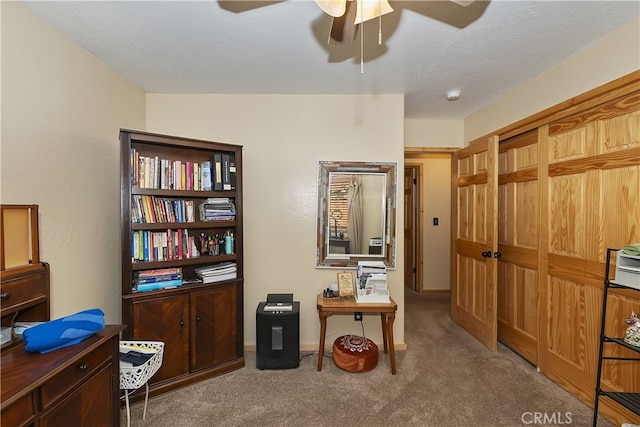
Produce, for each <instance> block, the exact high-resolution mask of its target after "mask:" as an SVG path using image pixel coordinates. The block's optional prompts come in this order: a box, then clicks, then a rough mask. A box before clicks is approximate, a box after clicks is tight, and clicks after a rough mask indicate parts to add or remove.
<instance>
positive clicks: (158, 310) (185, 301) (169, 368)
mask: <svg viewBox="0 0 640 427" xmlns="http://www.w3.org/2000/svg"><path fill="white" fill-rule="evenodd" d="M133 340H139V341H162V342H164V357H163V361H162V366H161V367H160V369H159V370H158V372H157V373H156V374H155V375H154V376H153V377H152V378H151V381H150V382H149V384H153V383H157V382H160V381H162V380H164V379H169V378H173V377H177V376H179V375H183V374H188V373H189V295H178V296H173V297H166V298H155V299H150V300H145V301H136V302H135V303H133Z"/></svg>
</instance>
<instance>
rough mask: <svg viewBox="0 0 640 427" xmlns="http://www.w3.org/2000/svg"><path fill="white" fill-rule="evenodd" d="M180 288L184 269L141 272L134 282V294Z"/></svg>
mask: <svg viewBox="0 0 640 427" xmlns="http://www.w3.org/2000/svg"><path fill="white" fill-rule="evenodd" d="M178 286H182V269H181V268H179V267H176V268H162V269H157V270H146V271H140V272H138V273H137V274H136V275H135V278H134V280H133V290H134V292H144V291H154V290H157V289H168V288H177V287H178Z"/></svg>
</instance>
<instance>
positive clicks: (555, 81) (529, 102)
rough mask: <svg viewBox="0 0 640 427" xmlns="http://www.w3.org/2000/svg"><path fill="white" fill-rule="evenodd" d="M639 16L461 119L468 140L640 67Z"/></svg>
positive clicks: (465, 137)
mask: <svg viewBox="0 0 640 427" xmlns="http://www.w3.org/2000/svg"><path fill="white" fill-rule="evenodd" d="M639 35H640V18H637V17H636V18H635V19H633V20H632V21H630V22H629V23H628V24H626V25H624V26H622V27H620V28H618V29H617V30H616V31H613V32H612V33H610V34H608V35H607V36H605V37H603V38H602V39H600V40H599V41H597V42H595V43H593V44H592V45H590V46H588V47H586V48H585V49H583V50H581V51H580V52H578V53H576V54H574V55H573V56H571V57H569V58H567V59H566V60H565V61H563V62H562V63H560V64H558V65H556V66H555V67H552V68H551V69H549V70H548V71H546V72H544V73H542V74H540V75H538V76H537V77H535V78H534V79H532V80H530V81H529V82H527V83H526V84H524V85H522V86H520V87H518V88H516V89H515V90H513V91H511V92H509V93H507V94H506V95H504V96H503V97H501V98H500V99H498V100H497V101H495V102H493V103H491V104H489V105H488V106H486V107H485V108H482V109H481V110H479V111H477V112H475V113H474V114H471V115H470V116H469V117H467V118H466V119H465V121H464V134H465V135H464V139H465V141H466V142H467V143H468V142H469V141H472V140H474V139H476V138H479V137H481V136H484V135H487V134H489V133H490V132H492V131H495V130H498V129H500V128H502V127H504V126H507V125H509V124H511V123H514V122H517V121H518V120H521V119H523V118H526V117H528V116H531V115H533V114H535V113H537V112H539V111H542V110H544V109H546V108H549V107H551V106H553V105H556V104H558V103H560V102H563V101H566V100H568V99H570V98H572V97H574V96H576V95H580V94H582V93H584V92H588V91H589V90H591V89H593V88H596V87H598V86H601V85H603V84H605V83H608V82H610V81H612V80H615V79H617V78H619V77H622V76H624V75H627V74H629V73H631V72H633V71H636V70H638V69H640V36H639Z"/></svg>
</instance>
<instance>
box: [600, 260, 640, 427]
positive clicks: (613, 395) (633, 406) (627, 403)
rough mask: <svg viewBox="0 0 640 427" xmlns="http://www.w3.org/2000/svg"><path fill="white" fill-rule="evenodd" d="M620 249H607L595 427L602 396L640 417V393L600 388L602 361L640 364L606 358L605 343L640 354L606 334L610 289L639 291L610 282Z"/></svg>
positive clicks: (627, 358)
mask: <svg viewBox="0 0 640 427" xmlns="http://www.w3.org/2000/svg"><path fill="white" fill-rule="evenodd" d="M618 250H619V249H612V248H608V249H607V261H606V266H605V273H604V289H603V294H602V321H601V324H600V350H599V352H598V376H597V378H596V393H595V403H594V405H593V427H596V426H597V425H598V404H599V401H600V396H607V397H608V398H609V399H611V400H613V401H615V402H617V403H619V404H620V405H622V406H624V407H625V408H628V409H629V410H631V411H633V412H634V413H636V414H638V415H640V393H632V392H613V391H607V390H602V388H601V387H600V382H601V379H602V361H603V360H632V361H637V362H640V358H633V357H612V356H604V355H603V352H604V345H605V343H613V344H616V345H620V346H622V347H625V348H628V349H630V350H632V351H635V352H636V353H640V347H636V346H633V345H631V344H627V343H626V342H625V341H624V339H622V338H613V337H608V336H607V335H606V334H605V332H604V329H605V322H606V319H607V297H608V293H609V289H610V288H620V289H631V290H635V291H638V289H635V288H632V287H629V286H625V285H623V284H620V283H616V282H613V281H611V280H609V269H610V266H611V254H612V253H614V252H617V251H618Z"/></svg>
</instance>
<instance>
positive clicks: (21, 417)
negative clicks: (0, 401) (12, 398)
mask: <svg viewBox="0 0 640 427" xmlns="http://www.w3.org/2000/svg"><path fill="white" fill-rule="evenodd" d="M33 415H34V413H33V395H32V394H31V393H29V394H27V395H26V396H24V397H23V398H21V399H20V400H18V401H17V402H16V403H14V404H13V405H11V406H9V407H8V408H6V409H5V410H3V411H2V424H3V425H5V426H16V427H19V426H25V425H27V424H28V423H30V422H32V421H33Z"/></svg>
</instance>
